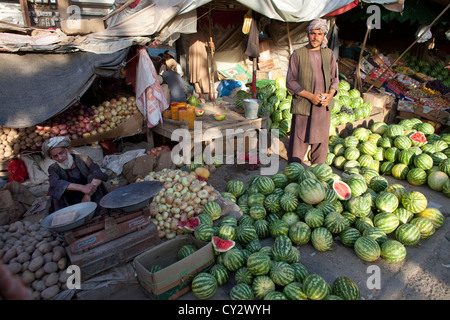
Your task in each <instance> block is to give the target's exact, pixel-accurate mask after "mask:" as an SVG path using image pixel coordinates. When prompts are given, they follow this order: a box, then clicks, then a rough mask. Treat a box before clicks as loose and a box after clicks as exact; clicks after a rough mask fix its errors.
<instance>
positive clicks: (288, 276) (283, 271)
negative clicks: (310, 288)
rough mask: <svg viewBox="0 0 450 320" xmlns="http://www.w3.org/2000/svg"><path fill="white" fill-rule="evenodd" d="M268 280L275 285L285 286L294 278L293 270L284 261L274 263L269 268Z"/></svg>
mask: <svg viewBox="0 0 450 320" xmlns="http://www.w3.org/2000/svg"><path fill="white" fill-rule="evenodd" d="M270 278H271V279H272V280H273V282H274V283H275V284H276V285H279V286H285V285H287V284H289V283H291V282H292V281H294V278H295V270H294V268H293V267H291V266H290V265H289V264H288V263H286V262H284V261H274V262H272V264H271V266H270Z"/></svg>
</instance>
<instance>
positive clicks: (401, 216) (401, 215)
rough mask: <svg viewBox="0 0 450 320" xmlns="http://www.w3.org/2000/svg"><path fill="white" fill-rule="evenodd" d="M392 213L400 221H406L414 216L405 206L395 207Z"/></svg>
mask: <svg viewBox="0 0 450 320" xmlns="http://www.w3.org/2000/svg"><path fill="white" fill-rule="evenodd" d="M393 213H394V214H395V216H396V217H397V218H398V220H399V221H400V223H408V222H409V221H411V219H412V218H413V216H414V214H413V213H412V212H409V211H408V210H406V209H405V208H397V210H395V211H394V212H393Z"/></svg>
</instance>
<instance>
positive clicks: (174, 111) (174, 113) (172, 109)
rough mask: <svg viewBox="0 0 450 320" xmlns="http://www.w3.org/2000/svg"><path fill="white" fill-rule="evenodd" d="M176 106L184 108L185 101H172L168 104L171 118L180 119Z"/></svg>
mask: <svg viewBox="0 0 450 320" xmlns="http://www.w3.org/2000/svg"><path fill="white" fill-rule="evenodd" d="M178 108H186V102H172V103H171V104H170V112H171V113H172V120H180V117H179V116H178Z"/></svg>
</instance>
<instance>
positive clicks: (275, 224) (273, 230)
mask: <svg viewBox="0 0 450 320" xmlns="http://www.w3.org/2000/svg"><path fill="white" fill-rule="evenodd" d="M269 231H270V235H271V236H272V238H276V237H277V236H279V235H285V236H287V235H288V233H289V225H288V224H287V223H286V222H284V221H283V220H280V219H278V220H274V221H272V222H270V224H269Z"/></svg>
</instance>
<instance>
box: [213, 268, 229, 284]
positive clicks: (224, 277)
mask: <svg viewBox="0 0 450 320" xmlns="http://www.w3.org/2000/svg"><path fill="white" fill-rule="evenodd" d="M209 273H210V274H212V275H213V276H214V278H216V280H217V284H218V285H219V286H221V285H224V284H225V283H227V281H228V279H229V277H230V271H228V269H227V268H225V267H224V266H223V265H222V264H220V263H216V264H214V265H213V266H212V267H211V269H210V270H209Z"/></svg>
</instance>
